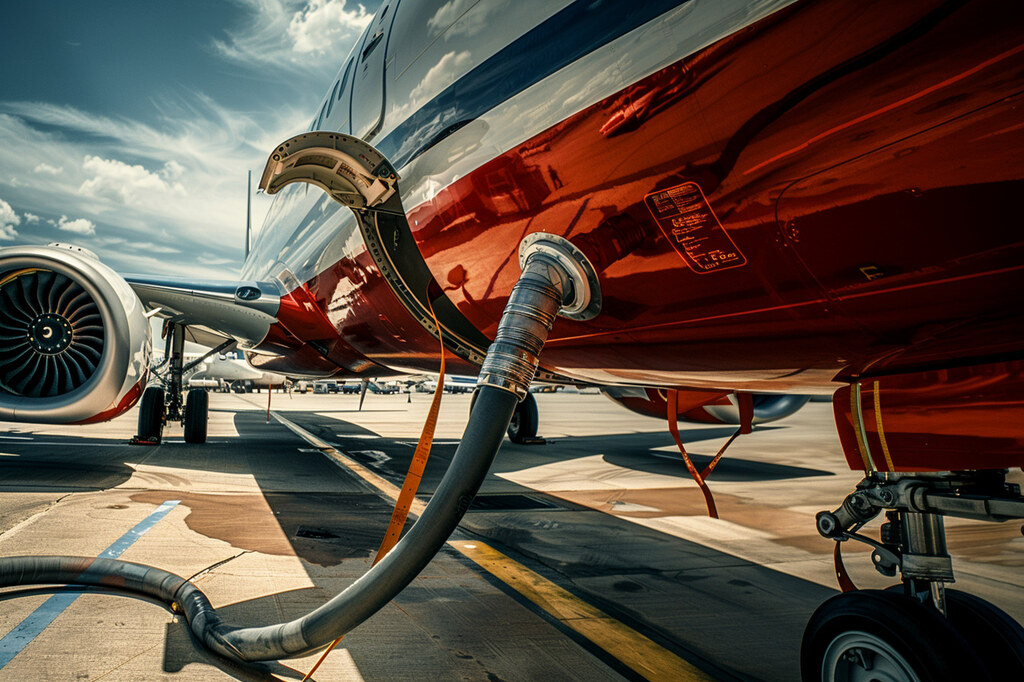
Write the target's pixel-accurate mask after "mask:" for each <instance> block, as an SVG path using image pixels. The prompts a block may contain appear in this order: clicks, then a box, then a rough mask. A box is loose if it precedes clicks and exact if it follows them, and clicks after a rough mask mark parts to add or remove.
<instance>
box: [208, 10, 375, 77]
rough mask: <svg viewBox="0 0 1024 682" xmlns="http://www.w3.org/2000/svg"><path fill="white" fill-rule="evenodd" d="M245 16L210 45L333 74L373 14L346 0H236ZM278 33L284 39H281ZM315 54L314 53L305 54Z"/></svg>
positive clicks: (260, 62)
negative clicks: (244, 20) (350, 5)
mask: <svg viewBox="0 0 1024 682" xmlns="http://www.w3.org/2000/svg"><path fill="white" fill-rule="evenodd" d="M236 2H238V3H239V4H241V5H243V6H244V7H246V8H247V9H248V10H249V13H250V18H249V21H248V22H247V23H246V24H245V25H244V26H243V27H241V28H240V29H236V30H233V31H228V37H227V39H225V40H218V41H214V43H213V47H214V49H215V50H216V51H217V52H218V53H219V54H220V55H221V56H222V57H225V58H227V59H230V60H231V61H234V62H237V63H239V64H243V65H246V66H248V67H252V66H261V67H264V68H267V67H269V68H272V69H278V70H285V71H293V72H298V73H304V74H318V75H319V76H322V77H324V78H327V77H329V76H330V75H333V74H334V73H335V72H337V70H338V69H339V68H340V66H341V60H342V59H344V57H345V55H347V54H348V52H349V50H350V49H351V48H352V45H353V43H354V42H355V40H356V38H357V37H358V36H359V34H360V32H361V31H362V30H363V29H364V28H365V27H366V25H367V24H368V23H369V22H370V20H371V19H372V18H373V17H372V15H371V14H370V13H369V12H367V11H366V9H365V8H364V7H363V6H362V5H355V6H354V8H353V9H346V5H347V3H346V1H345V0H306V1H296V0H236ZM282 38H283V39H282ZM311 55H316V56H317V57H318V58H317V59H310V56H311Z"/></svg>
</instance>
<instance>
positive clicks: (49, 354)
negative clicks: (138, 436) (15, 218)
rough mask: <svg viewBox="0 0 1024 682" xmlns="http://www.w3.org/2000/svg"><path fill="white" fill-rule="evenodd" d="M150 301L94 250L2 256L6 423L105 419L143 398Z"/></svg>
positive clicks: (0, 405) (45, 249)
mask: <svg viewBox="0 0 1024 682" xmlns="http://www.w3.org/2000/svg"><path fill="white" fill-rule="evenodd" d="M144 313H145V311H144V310H143V305H142V302H141V301H140V300H139V298H138V296H136V295H135V292H134V291H132V289H131V287H130V286H128V283H127V282H125V280H124V279H123V278H122V277H121V276H120V275H118V274H117V273H116V272H114V271H113V270H111V269H110V268H109V267H107V266H106V265H104V264H103V263H101V262H100V261H99V259H98V258H97V257H96V255H95V254H93V253H92V252H91V251H88V250H86V249H82V248H80V247H76V246H70V245H66V244H51V245H49V246H19V247H11V248H5V249H0V421H4V420H17V421H29V422H41V423H50V424H67V423H88V422H98V421H105V420H107V419H112V418H114V417H116V416H117V415H119V414H121V413H123V412H124V411H126V410H128V409H129V408H130V407H131V406H132V405H134V404H135V402H136V401H137V400H138V399H139V396H140V395H141V394H142V389H143V388H144V387H145V383H146V378H147V376H148V369H149V360H150V352H151V341H150V331H149V320H148V319H147V318H146V316H145V314H144Z"/></svg>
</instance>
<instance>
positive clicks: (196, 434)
mask: <svg viewBox="0 0 1024 682" xmlns="http://www.w3.org/2000/svg"><path fill="white" fill-rule="evenodd" d="M209 408H210V394H209V393H207V392H206V391H205V390H204V389H202V388H193V389H191V390H189V392H188V395H187V396H185V442H186V443H205V442H206V422H207V419H208V416H209Z"/></svg>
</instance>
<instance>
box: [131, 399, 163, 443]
mask: <svg viewBox="0 0 1024 682" xmlns="http://www.w3.org/2000/svg"><path fill="white" fill-rule="evenodd" d="M163 431H164V389H162V388H160V387H159V386H150V387H149V388H147V389H146V390H145V391H144V392H143V393H142V400H141V401H140V402H139V432H138V436H137V437H138V438H139V440H160V436H161V435H162V434H163Z"/></svg>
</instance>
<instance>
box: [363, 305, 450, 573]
mask: <svg viewBox="0 0 1024 682" xmlns="http://www.w3.org/2000/svg"><path fill="white" fill-rule="evenodd" d="M427 306H428V307H429V308H430V314H431V315H434V308H433V307H432V306H430V299H427ZM434 325H435V327H437V329H438V333H440V329H441V328H440V326H439V325H438V324H437V316H436V315H434ZM443 393H444V344H443V343H442V344H441V368H440V370H439V371H438V375H437V388H435V389H434V400H433V402H431V403H430V412H428V413H427V421H426V423H425V424H423V432H422V433H421V434H420V440H419V442H418V443H416V452H414V453H413V455H412V462H410V463H409V472H408V473H406V475H405V483H403V484H402V492H401V493H399V495H398V501H397V502H395V510H394V511H393V512H392V513H391V523H390V524H389V525H388V532H387V533H385V534H384V540H383V542H381V543H380V549H378V550H377V557H376V558H375V559H374V560H373V563H374V564H376V563H377V562H378V561H380V560H381V559H383V558H384V555H385V554H387V553H388V552H390V551H391V548H392V547H394V546H395V544H396V543H397V542H398V538H399V537H400V536H401V535H402V528H404V527H405V520H406V519H407V518H408V517H409V508H410V507H411V506H412V500H413V498H414V497H416V491H417V490H418V489H419V487H420V480H422V478H423V470H424V468H426V466H427V457H429V456H430V446H431V445H433V443H434V429H435V427H437V412H438V409H439V408H440V407H441V395H442V394H443Z"/></svg>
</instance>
